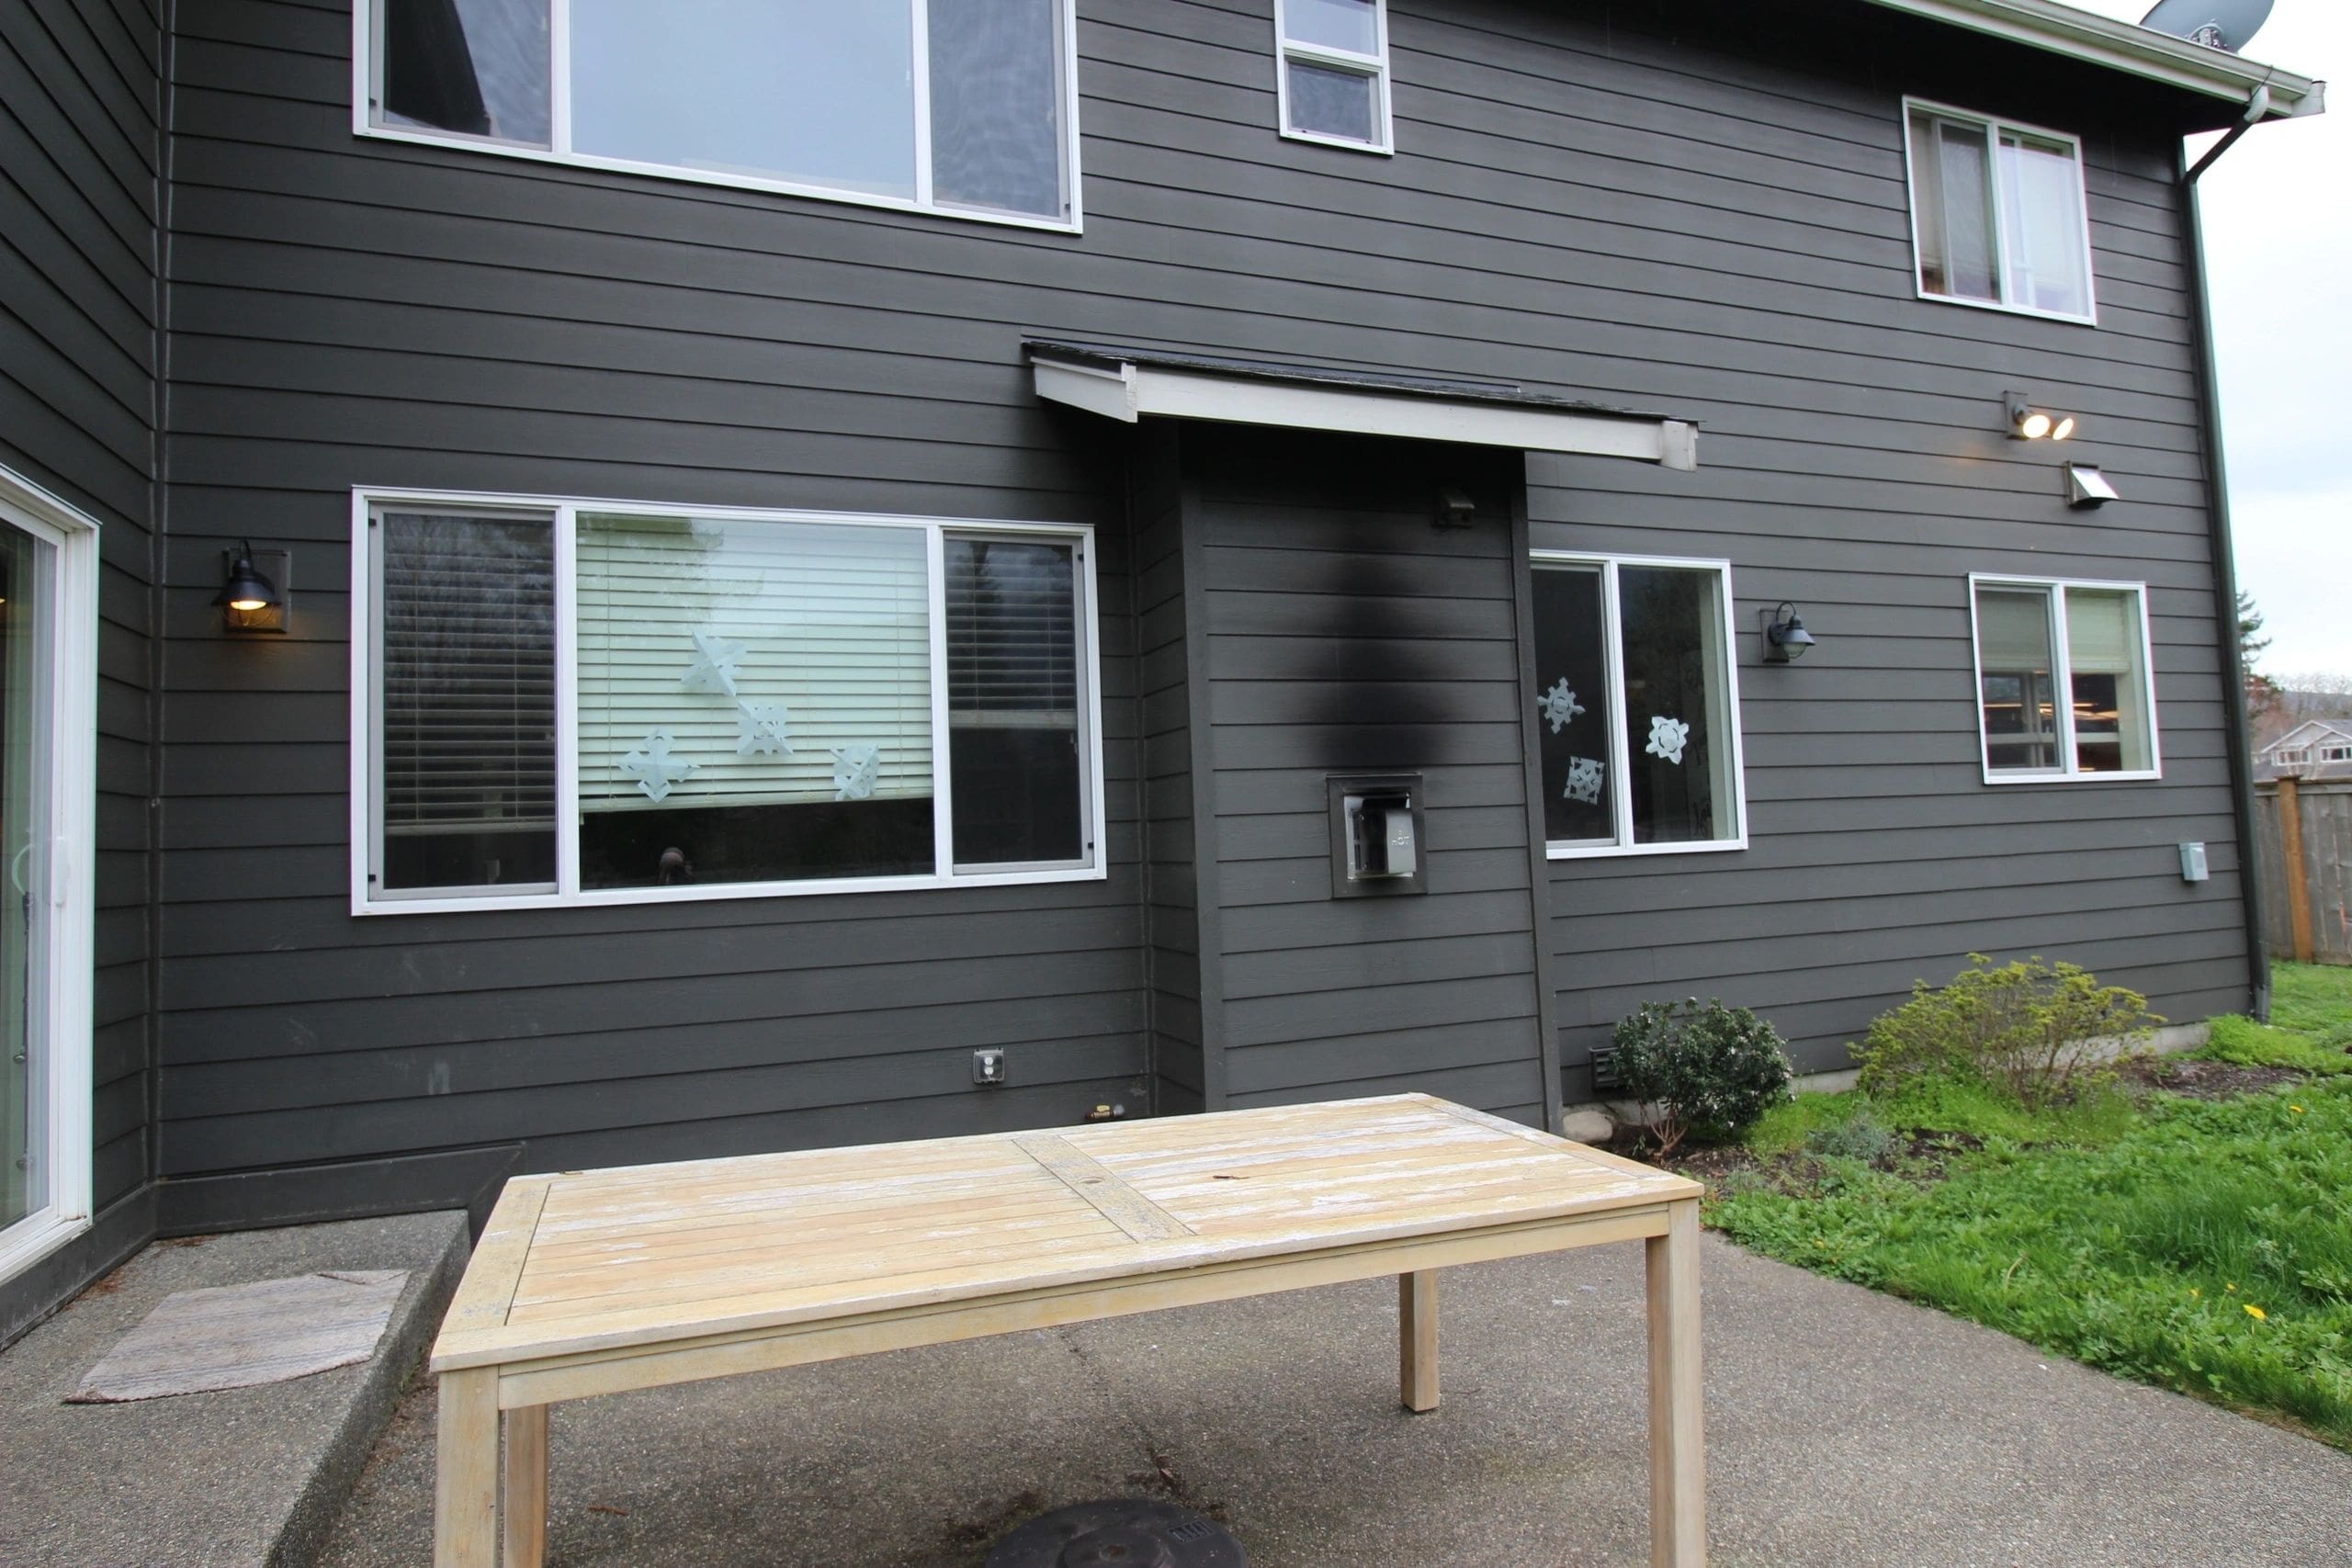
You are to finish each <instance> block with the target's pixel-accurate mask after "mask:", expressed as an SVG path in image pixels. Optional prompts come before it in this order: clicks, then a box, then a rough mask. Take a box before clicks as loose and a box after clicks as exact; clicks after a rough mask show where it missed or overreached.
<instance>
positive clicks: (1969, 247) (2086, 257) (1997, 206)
mask: <svg viewBox="0 0 2352 1568" xmlns="http://www.w3.org/2000/svg"><path fill="white" fill-rule="evenodd" d="M1904 109H1905V144H1906V145H1907V147H1908V148H1909V152H1910V164H1911V226H1912V232H1913V234H1914V236H1915V238H1916V242H1917V254H1918V268H1919V292H1920V293H1921V294H1923V295H1926V296H1928V297H1931V298H1934V299H1951V300H1954V301H1956V302H1958V303H1961V304H1964V305H1992V306H1997V307H1999V308H2001V309H2004V310H2027V311H2031V312H2032V313H2034V314H2036V315H2041V316H2057V317H2061V318H2063V319H2064V320H2067V321H2084V322H2089V321H2094V320H2096V317H2097V310H2096V309H2095V308H2094V306H2093V304H2092V299H2091V240H2090V222H2089V219H2088V217H2087V209H2086V203H2085V199H2084V188H2083V152H2082V147H2081V145H2080V144H2079V143H2078V142H2076V141H2075V139H2074V138H2073V137H2071V136H2065V135H2062V134H2060V133H2059V132H2057V131H2054V130H2031V129H2030V128H2027V127H2024V126H2019V125H2012V124H2009V123H2007V121H2003V120H1997V119H1989V118H1985V117H1983V116H1980V115H1972V114H1968V113H1964V112H1962V111H1961V110H1958V109H1950V108H1944V107H1940V106H1939V105H1935V104H1923V103H1917V102H1912V101H1907V100H1906V102H1905V105H1904Z"/></svg>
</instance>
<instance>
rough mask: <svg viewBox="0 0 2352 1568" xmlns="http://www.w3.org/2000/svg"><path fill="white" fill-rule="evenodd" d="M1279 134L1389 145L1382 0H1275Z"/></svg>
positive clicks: (1373, 148) (1376, 148)
mask: <svg viewBox="0 0 2352 1568" xmlns="http://www.w3.org/2000/svg"><path fill="white" fill-rule="evenodd" d="M1274 31H1275V34H1276V38H1277V40H1278V42H1279V44H1280V52H1281V59H1280V62H1279V65H1280V71H1281V74H1280V77H1279V82H1280V92H1279V95H1278V96H1280V98H1281V100H1282V117H1283V135H1284V136H1295V137H1297V138H1299V139H1300V140H1302V141H1328V142H1331V143H1333V144H1335V145H1338V146H1341V147H1360V148H1363V150H1364V151H1365V152H1389V151H1391V150H1392V147H1391V143H1390V140H1389V124H1388V6H1387V0H1274Z"/></svg>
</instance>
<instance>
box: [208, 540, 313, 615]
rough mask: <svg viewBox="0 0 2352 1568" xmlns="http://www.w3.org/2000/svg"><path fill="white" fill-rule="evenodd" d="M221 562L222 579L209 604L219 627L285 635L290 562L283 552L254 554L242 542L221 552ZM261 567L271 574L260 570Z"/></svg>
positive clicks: (239, 541)
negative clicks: (215, 610) (217, 614)
mask: <svg viewBox="0 0 2352 1568" xmlns="http://www.w3.org/2000/svg"><path fill="white" fill-rule="evenodd" d="M220 558H221V561H222V564H223V570H224V573H225V577H224V580H223V581H222V582H221V584H220V592H218V593H216V594H214V595H213V596H212V603H213V604H215V605H216V606H218V607H219V609H220V619H221V624H222V625H223V626H226V627H227V628H228V629H229V630H231V631H232V632H282V631H284V630H285V629H286V609H287V604H286V601H287V590H288V587H289V586H290V584H291V581H292V578H293V575H294V562H293V558H291V557H290V556H288V554H287V553H286V552H285V551H284V550H259V551H257V550H255V549H254V547H253V546H252V545H251V544H249V543H247V542H246V541H245V540H243V539H240V540H238V541H237V547H236V548H235V549H233V550H223V551H221V552H220ZM263 563H266V564H267V565H268V566H269V567H270V568H272V569H273V570H269V571H265V570H262V564H263Z"/></svg>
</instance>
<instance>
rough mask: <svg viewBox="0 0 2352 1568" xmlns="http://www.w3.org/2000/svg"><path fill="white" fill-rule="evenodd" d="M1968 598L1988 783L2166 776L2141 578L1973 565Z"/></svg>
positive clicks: (1978, 712) (1979, 720)
mask: <svg viewBox="0 0 2352 1568" xmlns="http://www.w3.org/2000/svg"><path fill="white" fill-rule="evenodd" d="M1969 597H1970V603H1971V604H1972V606H1973V612H1974V617H1975V626H1976V692H1977V710H1976V711H1977V719H1978V723H1979V725H1980V727H1981V728H1982V732H1983V738H1984V747H1985V783H1987V784H2032V783H2047V782H2050V781H2053V780H2061V779H2076V778H2103V779H2153V778H2157V777H2160V776H2161V767H2160V764H2159V761H2158V758H2157V752H2156V688H2155V682H2154V677H2153V676H2152V675H2151V674H2150V671H2149V660H2148V618H2147V603H2146V601H2147V589H2146V588H2145V586H2143V584H2141V583H2137V582H2074V581H2051V580H2047V579H2031V578H2009V577H1990V576H1981V575H1980V576H1975V577H1972V578H1970V579H1969Z"/></svg>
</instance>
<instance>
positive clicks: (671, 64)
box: [360, 0, 1332, 223]
mask: <svg viewBox="0 0 2352 1568" xmlns="http://www.w3.org/2000/svg"><path fill="white" fill-rule="evenodd" d="M1319 3H1320V4H1322V5H1326V6H1328V5H1330V4H1331V3H1332V0H1319ZM1069 13H1070V0H897V3H895V4H881V3H867V4H844V3H843V0H697V3H696V4H695V5H691V6H650V5H645V4H641V3H640V0H369V3H368V4H367V5H364V6H361V7H360V16H361V17H362V18H363V22H364V24H365V25H366V26H367V28H368V30H367V31H365V32H363V33H362V35H361V45H362V47H363V49H364V50H365V51H367V59H368V62H369V63H368V78H367V79H368V83H369V86H368V104H367V105H366V106H365V108H366V112H365V115H364V117H363V118H362V120H361V122H360V128H361V129H362V130H367V131H370V132H375V133H382V134H392V135H405V136H417V137H430V138H433V139H435V140H444V139H458V140H463V141H467V142H469V143H470V144H473V145H476V146H480V147H482V148H486V149H489V150H491V151H495V152H513V153H516V154H520V155H524V156H538V157H544V158H552V159H558V160H560V161H562V162H565V163H572V164H591V165H594V166H596V167H600V168H617V169H626V170H630V171H634V172H642V173H655V174H663V175H671V176H673V177H675V178H681V179H692V180H701V181H705V182H709V183H714V184H722V185H745V186H758V187H761V188H766V189H778V190H787V191H792V192H796V193H801V194H809V195H820V196H832V197H842V198H843V199H847V200H853V201H866V202H875V203H880V204H884V205H888V206H897V207H916V208H923V209H932V210H945V211H954V212H957V213H962V214H967V215H973V216H993V217H1000V218H1012V219H1026V220H1044V221H1047V222H1054V223H1064V222H1070V221H1073V220H1075V218H1076V213H1077V204H1076V200H1075V197H1074V191H1075V186H1076V175H1075V171H1074V169H1073V168H1072V166H1071V163H1072V148H1071V134H1070V133H1071V127H1072V125H1073V122H1074V115H1075V107H1074V105H1073V103H1072V101H1071V85H1070V81H1069V35H1070V14H1069Z"/></svg>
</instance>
